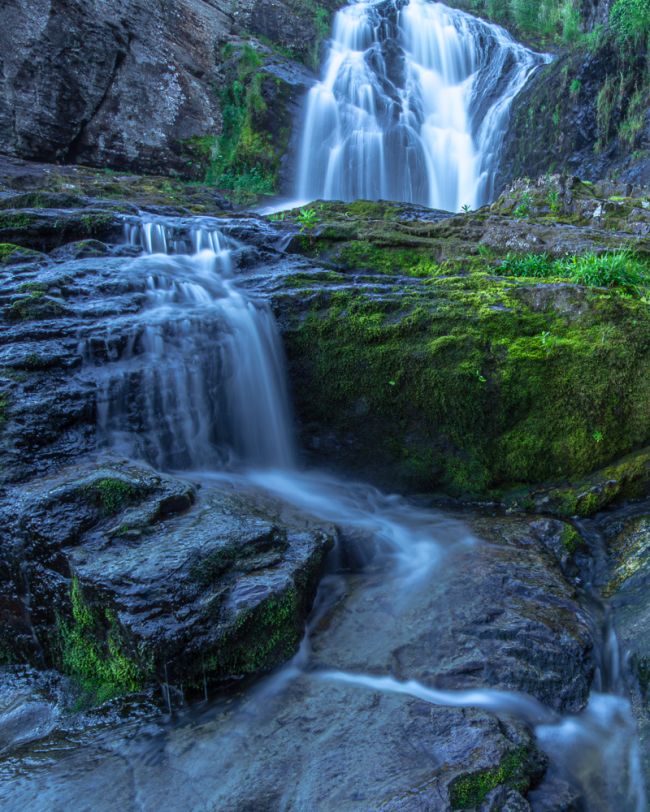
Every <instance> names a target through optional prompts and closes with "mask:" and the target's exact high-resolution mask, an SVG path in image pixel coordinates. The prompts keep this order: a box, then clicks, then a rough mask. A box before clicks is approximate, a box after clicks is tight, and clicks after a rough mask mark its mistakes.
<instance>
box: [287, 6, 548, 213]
mask: <svg viewBox="0 0 650 812" xmlns="http://www.w3.org/2000/svg"><path fill="white" fill-rule="evenodd" d="M548 59H549V58H548V57H546V56H542V55H540V54H535V53H533V52H532V51H530V50H528V49H527V48H525V47H524V46H523V45H520V44H519V43H517V42H515V40H513V39H512V37H510V35H509V34H508V33H507V32H506V31H504V30H503V29H502V28H500V27H499V26H496V25H490V24H489V23H487V22H485V21H483V20H479V19H477V18H475V17H472V16H471V15H469V14H465V13H464V12H461V11H457V10H455V9H451V8H448V7H447V6H444V5H443V4H442V3H436V2H429V0H409V2H406V3H405V2H404V0H363V1H362V2H355V3H351V4H350V5H348V6H346V7H345V8H343V9H342V10H341V11H339V12H338V14H337V15H336V19H335V23H334V34H333V38H332V41H331V45H330V52H329V56H328V58H327V62H326V65H325V69H324V73H323V78H322V80H321V81H320V82H319V83H318V84H317V85H316V86H315V87H313V88H312V90H311V91H310V93H309V97H308V100H307V110H306V116H305V123H304V130H303V135H302V144H301V153H300V162H299V169H298V184H297V194H298V197H299V198H300V199H301V200H315V199H318V198H321V199H325V200H355V199H358V198H364V199H370V200H377V199H387V200H400V201H406V202H412V203H420V204H423V205H426V206H430V207H432V208H439V209H446V210H448V211H458V210H460V209H461V207H463V206H470V207H471V208H477V207H478V206H481V205H483V204H484V203H486V202H488V201H489V200H490V199H492V197H493V196H494V191H495V190H494V178H495V173H496V170H497V167H498V161H499V146H500V144H501V141H502V139H503V135H504V132H505V128H506V126H507V121H508V115H509V111H510V106H511V104H512V101H513V99H514V98H515V96H516V95H517V93H519V91H520V90H521V89H522V88H523V86H524V84H525V83H526V81H527V79H528V78H529V76H530V74H531V72H532V71H533V70H534V69H535V68H536V67H537V66H539V65H540V64H542V63H543V62H545V61H548Z"/></svg>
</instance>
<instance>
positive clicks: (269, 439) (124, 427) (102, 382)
mask: <svg viewBox="0 0 650 812" xmlns="http://www.w3.org/2000/svg"><path fill="white" fill-rule="evenodd" d="M127 236H128V238H129V240H130V241H131V242H132V243H135V244H137V245H140V246H141V247H142V249H143V251H144V254H143V256H141V257H139V258H138V259H136V260H134V261H133V262H131V263H129V264H128V266H127V267H126V269H125V275H126V278H125V281H126V282H127V283H128V284H129V285H131V286H135V287H140V288H142V297H143V298H142V306H141V308H140V309H139V310H138V312H137V313H129V314H127V315H124V316H119V317H117V318H115V319H114V320H111V321H109V322H108V324H107V327H106V331H105V333H104V334H103V335H100V336H97V335H93V336H90V337H88V338H86V339H85V341H84V342H83V343H82V348H81V351H82V355H83V356H84V358H85V361H86V364H87V365H88V367H89V368H90V369H91V371H92V376H93V379H94V380H97V381H98V382H99V384H98V395H97V412H98V423H99V430H100V434H101V435H102V437H103V439H104V442H105V443H106V444H107V445H109V446H111V447H113V448H116V449H117V450H120V451H122V452H124V453H126V454H130V455H133V456H136V457H142V458H144V459H147V460H148V461H149V462H151V463H152V464H154V465H156V466H158V467H164V468H179V467H184V468H210V467H212V468H214V467H222V466H223V465H224V463H225V462H227V461H231V462H232V461H240V462H245V463H247V464H254V465H265V466H275V467H279V468H284V467H289V466H291V464H292V460H293V440H292V436H291V428H290V425H291V421H290V417H289V408H288V399H287V394H286V390H285V383H284V381H285V376H284V368H283V363H284V362H283V351H282V346H281V343H280V340H279V337H278V334H277V328H276V325H275V321H274V319H273V315H272V313H271V312H270V310H269V309H268V307H266V306H263V305H261V304H254V303H253V302H252V301H251V300H250V299H249V298H248V297H247V296H246V295H244V293H243V292H242V291H241V290H239V288H238V287H237V285H236V282H235V277H234V274H233V268H232V262H231V249H232V247H233V244H232V243H231V242H229V241H228V240H226V239H225V238H224V237H223V235H221V234H220V233H219V231H218V230H217V229H215V228H206V227H200V226H195V227H193V228H192V230H191V232H190V235H189V243H190V244H189V245H187V244H186V243H185V242H184V241H183V240H180V239H174V238H173V234H172V231H171V229H170V228H168V227H167V226H166V225H165V224H164V223H159V222H144V223H137V224H131V225H129V226H127ZM168 251H173V252H175V253H173V254H172V253H168Z"/></svg>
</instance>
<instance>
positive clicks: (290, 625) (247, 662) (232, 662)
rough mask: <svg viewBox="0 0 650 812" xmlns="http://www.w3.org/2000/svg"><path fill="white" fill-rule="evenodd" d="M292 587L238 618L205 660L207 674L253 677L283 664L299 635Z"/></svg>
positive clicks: (294, 648) (298, 622) (293, 648)
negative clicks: (228, 632)
mask: <svg viewBox="0 0 650 812" xmlns="http://www.w3.org/2000/svg"><path fill="white" fill-rule="evenodd" d="M299 617H300V612H299V598H298V593H297V591H296V589H295V588H294V587H290V588H288V589H287V590H285V592H284V593H282V594H281V595H279V596H274V597H271V598H269V599H268V600H267V601H265V602H264V603H263V604H262V605H261V606H258V607H256V608H255V609H253V610H251V611H250V612H248V613H244V614H242V615H240V616H239V618H238V621H237V624H236V627H235V628H233V629H232V630H231V632H230V634H229V635H228V636H227V638H226V639H225V640H224V643H223V644H222V646H221V647H220V649H219V651H218V652H216V653H215V654H214V655H212V656H211V657H209V658H207V660H206V662H205V668H206V671H207V672H210V671H212V672H216V673H217V674H219V675H220V676H228V675H235V674H256V673H259V672H261V671H268V670H269V669H270V668H273V667H274V666H276V665H278V664H279V663H281V662H284V661H286V660H287V659H288V658H289V657H291V655H292V654H293V653H294V652H295V650H296V647H297V646H298V644H299V642H300V637H301V635H302V627H301V624H300V621H299Z"/></svg>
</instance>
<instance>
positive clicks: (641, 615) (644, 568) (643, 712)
mask: <svg viewBox="0 0 650 812" xmlns="http://www.w3.org/2000/svg"><path fill="white" fill-rule="evenodd" d="M596 526H597V527H598V528H599V530H600V532H601V533H602V537H603V539H604V542H605V546H606V552H607V563H608V568H607V574H606V579H605V584H604V586H603V592H604V594H605V596H606V597H607V598H608V599H609V602H610V605H611V607H612V613H613V619H614V626H615V629H616V632H617V635H618V640H619V642H620V646H621V650H622V652H624V653H625V656H626V661H627V662H626V663H625V665H624V668H625V670H626V671H629V673H630V675H631V678H632V682H633V685H632V686H631V688H632V690H631V695H632V707H633V710H634V713H635V716H636V718H637V722H638V726H639V738H640V743H641V754H642V763H643V769H644V773H645V775H646V776H647V775H648V774H650V713H649V711H648V707H649V704H648V703H649V702H650V606H649V604H648V599H647V596H648V589H649V588H650V511H649V510H648V505H647V502H646V503H645V504H643V503H641V504H640V505H636V506H635V505H630V506H628V507H627V508H622V509H621V510H620V511H617V512H615V513H613V514H611V515H610V514H607V513H605V514H602V515H601V516H600V517H598V519H597V523H596Z"/></svg>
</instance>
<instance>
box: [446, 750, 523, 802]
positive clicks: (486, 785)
mask: <svg viewBox="0 0 650 812" xmlns="http://www.w3.org/2000/svg"><path fill="white" fill-rule="evenodd" d="M527 761H528V751H527V750H526V749H525V748H518V749H517V750H514V751H512V752H511V753H508V754H507V755H505V756H504V757H503V758H502V760H501V763H500V764H499V766H498V767H494V768H493V769H488V770H481V771H480V772H475V773H472V774H470V775H464V776H462V777H461V778H457V779H455V780H454V781H453V783H452V784H451V787H450V790H449V802H450V804H451V808H452V809H475V808H476V807H478V806H479V805H480V804H481V803H482V802H483V801H484V800H485V798H486V796H487V795H488V794H489V793H490V792H491V791H492V790H493V789H495V788H496V787H498V786H502V785H505V786H508V787H511V788H512V789H516V790H518V791H519V792H521V793H525V792H526V791H527V790H528V788H529V787H530V783H531V781H530V778H529V776H528V775H527V773H526V766H527Z"/></svg>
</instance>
